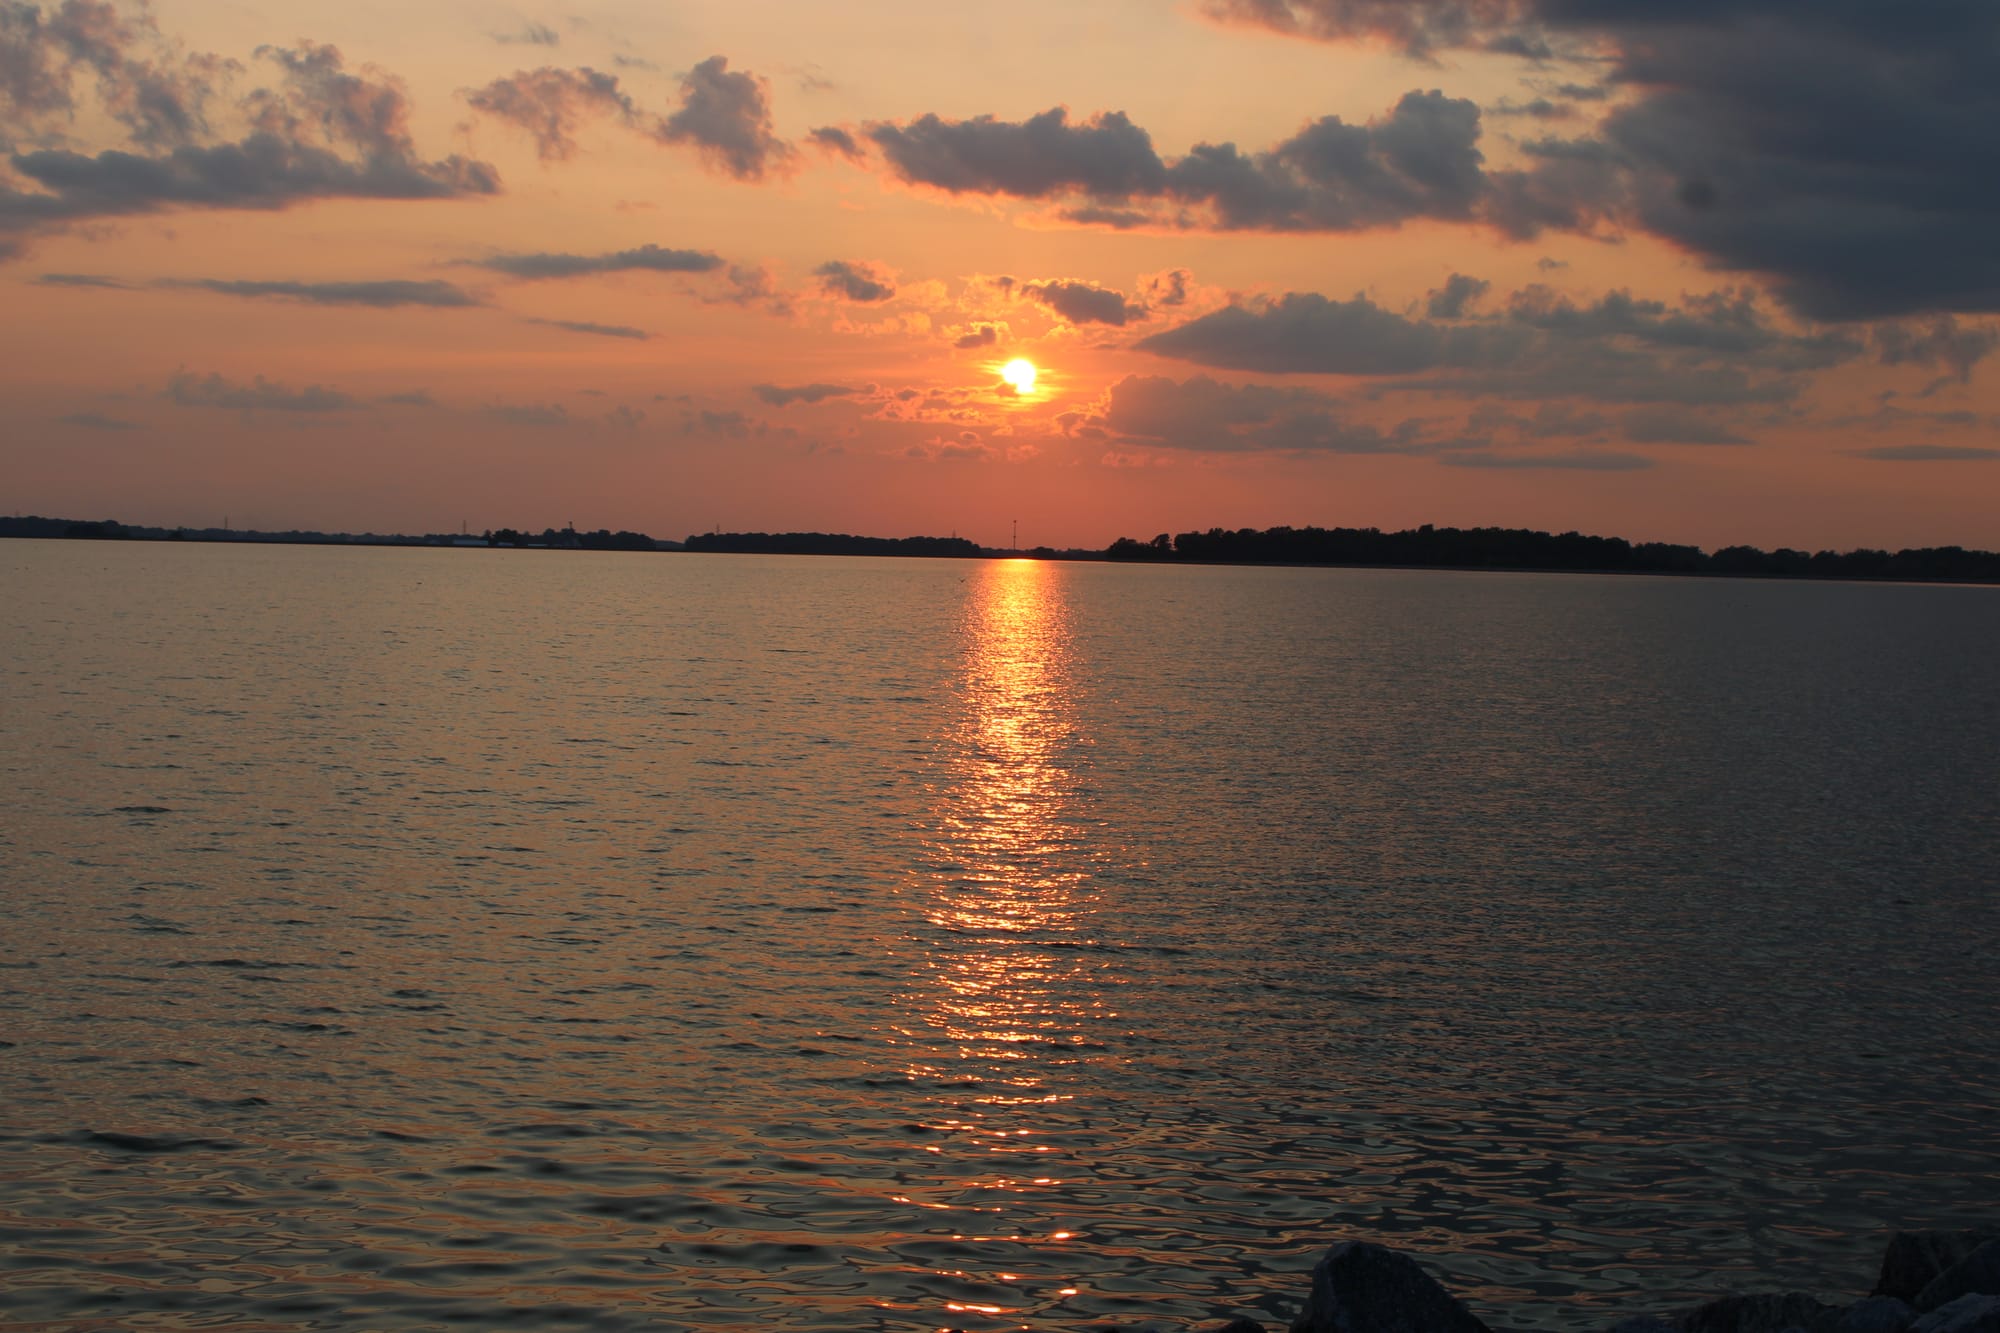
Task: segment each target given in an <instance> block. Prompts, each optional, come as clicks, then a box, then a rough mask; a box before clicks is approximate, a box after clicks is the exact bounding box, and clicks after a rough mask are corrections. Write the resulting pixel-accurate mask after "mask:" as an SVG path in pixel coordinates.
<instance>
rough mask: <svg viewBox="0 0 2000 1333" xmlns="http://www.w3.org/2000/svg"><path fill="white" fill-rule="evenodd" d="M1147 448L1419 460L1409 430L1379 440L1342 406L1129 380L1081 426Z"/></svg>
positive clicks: (1290, 394)
mask: <svg viewBox="0 0 2000 1333" xmlns="http://www.w3.org/2000/svg"><path fill="white" fill-rule="evenodd" d="M1084 424H1085V425H1086V426H1090V427H1096V428H1099V429H1101V430H1104V431H1108V432H1111V433H1112V434H1115V435H1118V436H1122V437H1123V438H1124V439H1125V440H1126V441H1128V442H1129V443H1132V444H1136V445H1142V446H1146V447H1150V448H1165V449H1177V450H1188V451H1193V452H1201V453H1245V452H1258V451H1284V452H1313V453H1347V454H1382V453H1415V452H1421V450H1422V446H1421V445H1420V444H1419V442H1418V441H1417V439H1416V437H1415V434H1414V432H1413V430H1411V429H1409V428H1405V429H1404V430H1402V431H1401V432H1399V433H1396V434H1389V435H1385V434H1384V433H1383V432H1381V431H1380V430H1378V429H1377V428H1376V427H1374V426H1370V425H1367V424H1365V423H1357V422H1353V421H1349V420H1347V419H1345V417H1344V416H1343V414H1342V412H1341V405H1340V403H1339V402H1338V401H1337V400H1335V399H1333V398H1330V397H1328V396H1327V395H1325V394H1320V393H1314V392H1313V391H1311V390H1308V389H1283V388H1273V387H1270V386H1268V385H1261V384H1249V385H1231V384H1223V383H1219V382H1218V381H1216V380H1212V379H1210V378H1208V377H1207V376H1206V375H1200V376H1196V377H1195V378H1194V379H1191V380H1174V379H1167V378H1165V377H1163V376H1158V375H1128V376H1126V377H1125V378H1124V379H1122V380H1120V381H1118V382H1117V383H1116V384H1114V385H1112V386H1111V395H1110V401H1109V404H1108V406H1107V407H1106V409H1105V411H1104V413H1103V415H1102V416H1098V417H1093V418H1090V419H1089V420H1088V421H1087V422H1085V423H1084Z"/></svg>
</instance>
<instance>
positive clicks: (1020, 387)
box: [1000, 357, 1035, 393]
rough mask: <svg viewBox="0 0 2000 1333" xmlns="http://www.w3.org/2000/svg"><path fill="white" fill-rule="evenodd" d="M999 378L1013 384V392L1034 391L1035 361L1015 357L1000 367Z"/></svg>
mask: <svg viewBox="0 0 2000 1333" xmlns="http://www.w3.org/2000/svg"><path fill="white" fill-rule="evenodd" d="M1000 378H1001V379H1003V380H1006V381H1007V382H1008V383H1009V384H1011V385H1013V386H1014V392H1015V393H1033V392H1034V391H1035V363H1034V362H1032V361H1029V360H1026V359H1024V358H1021V357H1016V358H1014V359H1013V360H1012V361H1009V362H1008V363H1007V364H1006V365H1004V366H1002V367H1001V368H1000Z"/></svg>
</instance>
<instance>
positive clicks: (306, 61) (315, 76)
mask: <svg viewBox="0 0 2000 1333" xmlns="http://www.w3.org/2000/svg"><path fill="white" fill-rule="evenodd" d="M71 7H72V6H69V5H66V6H65V8H64V10H63V11H60V12H59V16H60V14H61V13H67V12H68V11H69V9H70V8H71ZM75 7H76V8H78V9H80V10H90V11H91V12H93V13H95V12H97V9H98V8H101V7H97V6H92V5H89V4H86V3H83V0H76V5H75ZM28 8H32V6H30V7H28ZM6 12H8V13H10V14H11V15H12V16H13V17H14V19H15V20H17V21H18V20H19V15H20V14H21V12H22V7H21V6H19V5H18V4H16V5H15V6H14V7H13V8H12V9H10V10H8V11H6ZM40 31H43V32H46V31H50V29H49V27H48V25H47V24H44V25H43V26H42V28H41V29H40ZM129 33H130V30H129V29H122V28H121V29H118V30H117V32H116V34H113V35H107V36H105V37H104V40H106V41H110V40H112V39H113V36H114V35H115V36H118V37H119V38H120V39H123V37H125V36H129ZM258 54H259V55H260V56H262V57H263V58H265V59H266V60H267V61H268V62H270V63H271V64H273V65H275V66H276V67H277V69H278V71H279V74H280V76H281V82H280V84H279V86H277V87H274V88H259V89H257V90H255V91H253V92H252V93H250V94H249V95H248V96H247V97H245V98H243V99H242V100H241V101H240V103H239V105H238V107H237V110H238V113H239V114H240V115H241V116H242V117H243V118H244V119H245V120H247V122H248V123H249V125H250V126H251V128H250V131H249V133H247V134H246V135H244V136H243V137H242V138H240V139H238V140H234V141H229V142H219V143H208V142H198V141H191V142H178V141H176V142H174V143H173V146H172V147H170V148H166V149H164V150H162V149H161V148H160V145H161V144H162V143H164V142H165V141H166V140H167V139H169V138H176V137H178V138H189V137H192V136H195V135H196V134H197V133H198V132H199V131H200V130H201V129H202V128H203V127H202V125H201V124H200V123H198V122H197V121H195V120H190V121H189V122H188V125H187V129H188V135H186V136H166V135H164V134H156V133H153V132H151V131H142V130H140V129H135V130H134V131H133V139H134V142H135V143H136V144H138V146H139V147H140V148H141V149H142V150H144V151H140V152H128V151H125V150H120V149H113V150H106V151H102V152H98V153H95V154H87V153H81V152H77V151H73V150H70V149H61V148H43V149H39V150H36V151H32V152H25V153H14V154H12V155H11V157H10V158H9V165H11V166H12V168H13V170H14V173H15V174H16V175H17V176H18V177H19V178H21V179H22V180H23V181H24V182H25V183H27V185H28V186H29V187H30V188H27V189H22V188H17V187H15V186H11V185H0V236H7V237H9V238H10V239H11V237H18V236H22V235H26V234H30V233H34V232H39V231H52V230H60V229H62V228H63V227H65V226H66V225H68V224H71V223H76V222H82V221H87V220H91V219H97V218H113V217H127V216H134V215H139V214H146V213H155V212H160V211H163V210H167V209H174V208H222V209H280V208H287V207H290V206H292V205H294V204H298V203H303V202H307V201H310V200H316V199H334V198H360V199H444V198H452V197H458V196H465V195H482V194H493V193H496V192H497V191H498V190H499V188H500V182H499V177H498V175H497V174H496V173H495V172H494V171H493V168H491V167H490V166H488V165H487V164H485V163H483V162H477V161H472V160H469V159H466V158H463V157H457V156H453V157H449V158H445V159H443V160H441V161H436V162H426V161H424V160H423V159H422V158H420V157H419V156H418V155H417V153H416V151H415V148H414V145H413V144H412V142H411V139H410V136H409V132H408V116H409V108H408V104H407V102H406V101H405V99H404V96H403V93H402V90H401V89H400V88H399V87H398V86H397V85H396V84H394V83H392V82H389V81H387V80H385V79H381V78H364V77H362V76H360V75H355V74H350V73H348V72H347V71H346V70H345V69H344V67H343V64H342V60H341V56H340V52H339V51H337V50H335V49H334V48H333V47H330V46H315V45H312V44H310V43H308V44H305V45H302V46H300V47H298V48H296V49H294V48H283V47H264V48H261V49H260V50H259V52H258ZM99 89H100V93H101V94H103V96H102V97H101V98H100V100H101V101H105V102H106V104H107V109H111V110H113V111H114V112H115V110H116V107H115V106H112V105H110V104H109V100H108V99H112V98H115V97H116V96H117V95H118V94H117V89H116V86H113V87H112V88H111V89H109V90H108V91H107V90H106V89H105V86H104V84H103V83H102V81H100V84H99ZM161 114H164V113H161ZM13 243H14V244H16V245H18V244H19V242H18V241H14V242H13Z"/></svg>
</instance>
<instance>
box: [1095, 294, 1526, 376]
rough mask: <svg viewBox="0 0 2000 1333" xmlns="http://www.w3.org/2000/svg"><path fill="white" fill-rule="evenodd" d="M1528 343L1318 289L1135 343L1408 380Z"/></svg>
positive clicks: (1220, 363) (1281, 367) (1190, 355)
mask: <svg viewBox="0 0 2000 1333" xmlns="http://www.w3.org/2000/svg"><path fill="white" fill-rule="evenodd" d="M1528 341H1529V340H1528V338H1526V337H1525V336H1522V335H1520V334H1518V333H1514V332H1512V331H1509V330H1506V329H1499V328H1490V327H1455V326H1447V325H1443V324H1436V323H1429V322H1425V321H1420V320H1411V319H1406V318H1405V317H1403V316H1402V315H1399V314H1396V313H1395V312H1394V311H1390V310H1384V309H1383V308H1382V307H1380V306H1378V305H1376V304H1375V303H1374V302H1373V301H1370V300H1369V299H1368V298H1367V297H1366V296H1360V295H1357V296H1355V297H1354V298H1353V299H1352V300H1350V301H1329V300H1328V299H1327V298H1326V297H1324V296H1321V295H1319V294H1317V293H1315V292H1287V293H1286V294H1285V295H1284V296H1282V297H1280V298H1279V299H1278V300H1276V301H1273V302H1268V303H1265V304H1262V305H1260V306H1258V307H1255V308H1248V309H1246V308H1245V307H1243V306H1228V307H1225V308H1224V309H1221V310H1218V311H1215V312H1213V313H1212V314H1207V315H1203V316H1201V317H1200V318H1198V319H1194V320H1190V321H1188V322H1187V323H1185V324H1182V325H1181V326H1179V327H1178V328H1173V329H1168V330H1166V331H1165V332H1163V333H1156V334H1153V335H1152V336H1151V337H1149V338H1143V339H1141V340H1140V341H1139V342H1138V343H1136V344H1134V345H1135V346H1136V347H1137V348H1138V350H1140V351H1142V352H1152V353H1154V354H1155V355H1157V356H1166V357H1172V358H1174V359H1176V360H1181V361H1192V362H1195V363H1196V364H1199V365H1204V366H1213V367H1216V368H1219V369H1225V370H1251V371H1261V372H1264V373H1267V374H1319V375H1406V374H1412V373H1414V372H1417V371H1421V370H1431V369H1435V368H1437V367H1440V366H1471V365H1476V364H1481V363H1492V362H1504V361H1507V360H1510V359H1512V358H1513V357H1514V356H1515V355H1517V354H1518V352H1519V351H1520V350H1521V349H1522V348H1524V347H1525V346H1526V344H1527V342H1528Z"/></svg>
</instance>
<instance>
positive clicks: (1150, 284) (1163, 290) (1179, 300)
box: [1139, 268, 1194, 308]
mask: <svg viewBox="0 0 2000 1333" xmlns="http://www.w3.org/2000/svg"><path fill="white" fill-rule="evenodd" d="M1193 281H1194V274H1192V273H1190V272H1188V271H1187V270H1186V269H1184V268H1170V269H1166V270H1165V271H1163V272H1160V273H1155V274H1153V275H1151V276H1150V277H1147V278H1145V279H1142V280H1141V282H1140V287H1139V291H1140V296H1141V298H1142V299H1143V300H1144V301H1145V302H1146V304H1147V305H1149V306H1156V307H1163V308H1171V307H1173V306H1182V305H1186V304H1187V299H1188V285H1189V284H1190V283H1192V282H1193Z"/></svg>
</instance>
